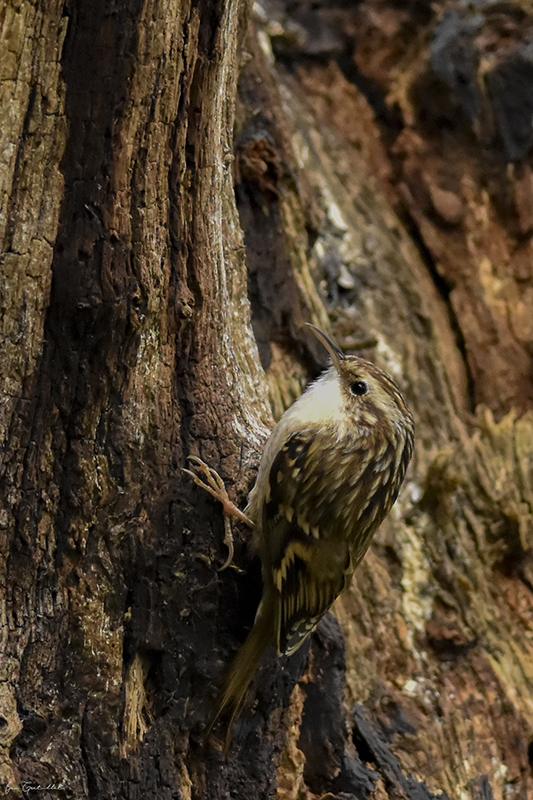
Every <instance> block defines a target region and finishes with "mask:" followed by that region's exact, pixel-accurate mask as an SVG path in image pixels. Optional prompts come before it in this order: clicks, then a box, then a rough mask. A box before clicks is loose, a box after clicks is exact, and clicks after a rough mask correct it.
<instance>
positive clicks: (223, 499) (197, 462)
mask: <svg viewBox="0 0 533 800" xmlns="http://www.w3.org/2000/svg"><path fill="white" fill-rule="evenodd" d="M188 460H189V461H192V463H193V464H194V466H195V467H196V468H197V469H199V470H200V471H201V472H202V473H203V475H204V477H205V481H207V483H206V482H205V481H203V480H202V479H201V478H200V477H199V476H198V475H197V474H196V473H195V472H193V471H192V470H190V469H185V468H183V467H182V470H181V471H182V472H185V473H186V474H187V475H190V476H191V478H192V479H193V481H194V482H195V484H196V485H197V486H200V487H201V488H202V489H205V491H206V492H209V494H210V495H211V496H212V497H214V498H215V500H218V501H219V502H220V503H222V509H223V512H224V530H225V533H224V544H225V545H226V547H227V548H228V557H227V559H226V561H225V562H224V564H223V566H222V567H221V568H220V570H219V572H222V570H224V569H227V568H228V567H229V566H234V568H235V569H238V567H235V565H234V564H233V555H234V550H235V549H234V546H233V534H232V532H231V522H230V519H231V517H236V518H237V519H240V520H241V522H245V523H246V524H247V525H249V526H250V527H251V528H253V527H254V523H253V521H252V520H251V519H250V518H249V517H247V516H246V514H243V512H242V511H241V510H240V509H238V508H237V506H236V505H235V503H233V502H232V501H231V500H230V499H229V496H228V493H227V491H226V487H225V486H224V481H223V480H222V478H221V477H220V475H219V474H218V472H217V471H216V470H215V469H213V468H212V467H210V466H208V465H207V464H206V463H205V461H202V459H201V458H198V456H189V458H188Z"/></svg>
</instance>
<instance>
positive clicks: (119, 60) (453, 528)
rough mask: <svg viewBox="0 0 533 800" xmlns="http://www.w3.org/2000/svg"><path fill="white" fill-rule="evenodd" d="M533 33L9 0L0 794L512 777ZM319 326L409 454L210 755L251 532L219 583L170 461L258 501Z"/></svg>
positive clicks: (525, 706)
mask: <svg viewBox="0 0 533 800" xmlns="http://www.w3.org/2000/svg"><path fill="white" fill-rule="evenodd" d="M532 31H533V16H532V14H531V8H530V7H529V5H528V4H527V3H526V2H525V0H524V2H522V3H519V2H514V3H481V2H480V3H471V4H469V5H468V6H467V5H466V4H463V3H459V2H455V3H454V2H449V3H435V4H431V5H429V4H427V3H425V2H412V3H398V2H393V1H392V0H390V2H385V0H365V1H364V2H360V3H348V4H347V3H342V2H341V0H339V2H338V3H335V2H323V3H305V2H300V3H298V2H294V3H289V2H287V3H285V4H282V3H279V4H275V5H274V4H272V5H270V4H268V3H265V4H264V5H256V6H254V8H253V9H252V8H251V7H249V5H247V3H246V2H244V0H218V2H212V1H211V0H203V1H202V0H200V2H184V3H178V2H176V0H120V1H118V0H117V2H115V3H113V4H109V3H107V2H105V1H104V0H94V1H93V2H91V3H88V2H85V1H84V0H71V2H63V0H56V1H54V2H46V3H42V2H30V0H20V2H15V0H4V2H3V3H0V76H1V81H0V137H1V147H0V152H1V153H2V157H1V160H0V210H1V213H0V237H1V241H2V250H1V259H2V262H1V264H2V270H1V290H2V317H1V325H2V330H1V337H2V346H3V347H2V354H1V364H2V386H1V390H2V403H1V411H0V414H1V417H0V419H1V426H2V427H1V430H2V472H1V486H0V500H1V502H2V508H1V509H0V533H1V543H2V546H1V548H0V552H1V560H0V569H1V573H2V574H1V579H0V586H1V587H2V588H1V590H0V591H1V593H2V594H1V598H2V605H1V619H0V624H1V642H2V651H3V654H2V659H1V670H2V677H1V680H0V705H1V711H0V778H1V781H2V784H3V786H4V787H5V788H6V790H7V788H9V789H10V790H11V793H12V794H13V795H14V796H17V795H21V794H24V793H25V794H26V795H27V794H29V793H30V792H31V791H32V790H33V791H35V792H37V786H40V787H47V786H50V785H53V786H55V787H56V788H49V789H45V788H41V789H39V791H38V793H39V798H41V797H42V798H45V797H57V796H64V797H73V798H81V797H86V796H89V797H94V798H136V797H139V798H145V797H154V798H155V797H157V798H166V797H169V798H170V797H179V798H195V799H197V800H200V799H202V800H203V798H209V800H214V798H222V797H233V798H239V799H240V798H249V797H256V798H271V797H275V796H276V795H277V796H278V797H279V798H280V800H290V799H291V798H295V800H296V798H297V799H298V800H303V799H304V798H309V799H310V800H311V798H316V797H321V798H329V799H330V800H333V799H334V798H339V799H340V798H344V800H349V798H383V799H384V798H410V799H411V800H430V798H434V797H449V798H450V800H452V799H453V800H465V798H472V800H490V799H491V798H496V800H504V799H505V800H511V799H512V798H517V799H518V798H525V797H527V796H529V795H530V794H532V787H531V769H530V760H531V759H532V757H531V751H532V749H533V745H532V744H531V742H532V741H533V667H532V664H533V660H532V656H533V652H532V650H533V647H532V642H533V635H532V634H533V628H532V611H533V574H532V568H531V549H532V540H533V464H532V456H531V453H532V452H533V415H532V412H531V405H532V400H533V379H532V363H531V359H532V353H533V327H532V326H533V302H532V296H533V295H532V292H533V271H532V267H531V264H532V263H533V260H532V250H531V247H532V245H531V235H532V233H533V224H532V220H533V217H532V211H531V209H532V208H533V182H532V181H531V145H532V143H533V131H532V126H531V109H532V104H531V94H530V89H529V91H528V88H529V87H530V81H531V73H532V69H533V68H532V66H531V65H532V64H533V60H532V59H531V47H532V46H533V45H532V43H531V42H532ZM306 320H310V321H313V322H315V323H316V324H318V325H320V326H321V327H323V328H325V329H328V330H331V331H332V332H333V334H334V336H335V338H336V339H337V341H338V342H339V344H340V345H341V346H343V347H345V348H346V349H351V350H356V351H357V352H360V353H361V354H362V355H364V356H366V357H369V358H372V359H374V360H376V361H377V362H379V363H380V364H381V365H382V366H384V367H385V368H387V369H388V370H389V371H390V372H391V373H392V374H393V375H394V377H395V378H396V379H397V381H398V383H399V384H400V385H401V387H402V388H403V390H404V391H405V394H406V396H407V397H408V400H409V402H410V404H411V405H412V407H413V410H414V413H415V417H416V421H417V446H416V453H415V458H414V460H413V465H412V467H411V470H410V474H409V478H408V481H407V484H406V487H405V489H404V491H403V492H402V495H401V498H400V500H399V502H398V504H397V507H396V508H395V510H394V512H393V513H392V515H391V517H390V518H389V519H388V520H387V521H386V523H385V524H384V525H383V527H382V530H381V531H380V532H379V534H378V536H377V537H376V541H375V543H374V544H373V546H372V548H371V550H370V552H369V554H368V556H367V557H366V559H365V561H364V562H363V564H362V566H361V567H360V568H359V569H358V572H357V575H356V579H355V580H354V584H353V587H352V589H351V590H350V592H348V593H346V594H345V595H344V596H343V597H342V598H340V599H339V600H338V601H337V603H336V604H335V614H336V617H337V619H338V623H340V627H339V624H338V623H337V622H336V621H335V620H334V618H333V617H332V616H328V617H327V618H326V619H325V620H324V621H323V622H322V623H321V625H320V626H319V628H318V629H317V631H316V633H315V634H314V636H313V638H312V641H311V644H310V648H308V649H304V650H303V651H302V652H300V653H298V655H297V656H295V657H294V658H292V659H289V660H286V661H285V662H283V663H281V664H278V663H277V662H276V659H275V658H274V657H272V658H270V659H269V660H267V663H266V664H265V668H264V669H263V670H262V671H261V673H260V675H259V676H258V678H257V681H256V686H255V701H254V703H253V707H251V708H249V709H248V710H247V712H246V713H245V714H244V715H243V716H242V718H241V720H240V721H239V722H238V724H237V725H236V728H235V733H234V738H233V743H232V747H231V750H230V752H229V754H228V757H227V758H224V757H223V756H222V755H221V754H220V753H218V752H217V751H216V750H213V749H212V748H205V747H204V746H203V736H202V734H203V731H204V728H205V724H206V721H207V720H208V718H209V714H210V709H211V707H212V703H213V700H214V697H215V695H216V692H217V688H218V687H219V686H220V684H221V682H222V680H223V676H224V674H225V672H226V670H227V667H228V664H229V662H230V660H231V658H232V656H233V654H234V653H235V651H236V649H237V647H238V645H239V643H240V642H241V641H242V640H243V638H244V636H245V635H246V632H247V631H248V630H249V628H250V626H251V624H252V621H253V616H254V613H255V608H256V606H257V602H258V598H259V591H260V589H259V584H260V573H259V566H258V565H257V563H256V562H255V560H254V559H253V558H252V557H251V554H250V552H249V549H248V547H247V542H246V539H247V537H246V532H245V531H241V530H239V529H238V530H237V531H236V538H237V553H236V563H237V565H238V566H239V567H240V568H241V569H242V570H243V571H242V572H238V571H237V570H231V569H230V570H226V571H225V572H223V573H219V572H218V571H217V570H218V568H219V567H220V566H221V565H222V564H223V562H224V558H225V554H224V549H223V545H222V537H223V524H222V517H221V513H220V509H219V508H218V506H217V505H216V503H215V502H214V501H212V500H211V499H210V498H209V497H208V496H207V495H205V494H203V493H202V492H201V490H200V489H198V488H196V487H194V486H193V485H192V483H191V481H190V480H189V479H188V478H186V477H185V476H184V474H183V473H182V472H181V467H184V466H186V458H187V456H188V455H189V454H198V455H200V456H201V457H202V458H203V459H204V460H205V461H207V462H208V463H209V464H211V465H212V466H213V467H215V468H217V469H218V470H219V472H220V474H221V475H222V476H223V478H224V480H225V481H226V482H227V485H228V487H229V489H230V493H231V494H232V496H234V497H235V498H237V499H238V500H239V502H242V503H243V502H244V499H245V496H246V492H247V491H248V489H249V488H250V486H251V484H252V482H253V477H254V474H255V469H256V467H257V463H258V460H259V458H260V453H261V448H262V444H263V442H264V440H265V437H266V435H267V433H268V430H269V429H270V428H271V426H272V424H273V418H276V417H279V415H280V414H281V413H282V412H283V410H284V409H285V408H286V407H287V406H288V405H289V404H290V403H291V402H292V401H293V400H294V399H295V397H297V395H298V394H299V392H300V391H301V389H302V387H303V386H304V385H305V383H306V381H307V380H308V379H309V378H310V377H312V376H313V375H315V374H317V372H318V370H319V369H320V367H321V366H323V360H322V359H323V357H324V356H323V353H321V352H320V348H319V347H318V345H317V344H316V343H313V342H310V341H309V340H308V337H306V335H305V333H303V332H302V323H303V322H304V321H306ZM269 401H270V402H269ZM341 629H342V632H341Z"/></svg>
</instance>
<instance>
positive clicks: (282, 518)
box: [186, 323, 415, 752]
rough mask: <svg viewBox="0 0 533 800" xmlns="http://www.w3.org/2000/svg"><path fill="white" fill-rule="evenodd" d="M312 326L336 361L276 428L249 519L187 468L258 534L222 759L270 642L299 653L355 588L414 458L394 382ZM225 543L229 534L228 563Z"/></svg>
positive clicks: (406, 412)
mask: <svg viewBox="0 0 533 800" xmlns="http://www.w3.org/2000/svg"><path fill="white" fill-rule="evenodd" d="M306 324H307V326H308V327H309V329H310V330H311V331H312V332H313V334H314V335H315V336H316V337H317V338H318V340H319V341H320V342H321V343H322V344H323V346H324V347H325V349H326V350H327V352H328V354H329V356H330V358H331V365H330V366H329V368H328V369H327V370H326V371H325V372H324V373H323V374H322V375H321V376H320V377H319V378H318V379H317V380H315V381H314V382H313V383H311V384H310V385H309V386H308V388H307V389H306V391H305V392H304V393H303V394H302V396H301V397H300V398H299V399H298V400H297V401H296V402H295V403H293V405H292V406H291V407H290V408H289V409H288V410H287V411H286V412H285V413H284V415H283V416H282V417H281V419H280V420H279V422H278V423H277V425H276V426H275V428H274V430H273V432H272V434H271V435H270V438H269V439H268V441H267V443H266V445H265V448H264V451H263V454H262V457H261V461H260V464H259V470H258V473H257V478H256V481H255V485H254V486H253V488H252V491H251V492H250V495H249V498H248V504H247V506H246V508H245V511H244V513H243V512H242V511H240V510H239V509H238V508H237V507H236V506H235V505H234V504H233V503H232V502H231V501H230V500H229V497H228V495H227V492H226V490H225V488H224V484H223V481H222V479H221V478H220V476H219V475H218V473H216V471H215V470H213V469H212V468H210V467H208V466H207V465H206V464H205V463H204V462H203V461H201V460H200V459H199V458H197V457H195V456H193V457H192V460H193V463H194V464H195V466H196V467H198V468H199V469H200V471H201V472H202V473H203V475H204V476H205V477H206V479H207V483H206V482H204V481H202V480H201V479H200V477H199V476H198V475H197V474H195V473H194V472H192V471H188V470H186V471H187V472H189V474H190V475H192V477H193V478H194V479H195V481H196V483H197V484H198V485H200V486H202V487H203V488H204V489H206V490H207V491H209V492H210V493H211V494H212V495H213V496H214V497H216V498H217V499H218V500H220V501H221V502H222V504H223V507H224V515H225V519H226V520H227V519H228V518H229V517H230V516H236V517H238V518H239V519H241V520H243V521H244V522H246V523H247V524H248V525H249V527H250V528H252V532H253V534H252V535H253V547H254V550H255V552H256V553H257V554H258V555H259V557H260V559H261V566H262V580H263V592H262V598H261V602H260V604H259V607H258V610H257V614H256V617H255V622H254V624H253V627H252V629H251V631H250V633H249V635H248V637H247V639H246V640H245V641H244V643H243V644H242V646H241V648H240V650H239V651H238V653H237V655H236V657H235V660H234V662H233V664H232V665H231V667H230V669H229V672H228V675H227V678H226V680H225V682H224V684H223V686H222V689H221V691H220V694H219V696H218V699H217V701H216V704H215V710H214V714H213V716H212V718H211V722H210V725H209V726H208V730H207V737H206V738H207V740H209V739H210V738H211V734H212V732H213V730H214V729H215V727H216V726H217V724H218V723H219V721H221V720H226V719H228V723H227V727H226V737H225V744H224V750H225V752H227V750H228V748H229V746H230V743H231V731H232V727H233V723H234V721H235V719H236V717H237V716H238V715H239V713H240V712H241V710H242V707H243V705H244V702H245V698H246V695H247V692H248V687H249V685H250V684H251V682H252V680H253V678H254V675H255V673H256V671H257V670H258V668H259V666H260V664H261V662H262V660H263V657H264V654H265V652H266V650H267V649H268V648H270V647H272V646H274V647H275V648H276V650H277V654H278V656H279V657H281V656H291V655H293V654H294V653H295V652H296V651H297V650H298V649H299V648H300V647H301V646H302V644H303V643H304V642H305V641H306V639H307V638H308V636H309V635H310V634H311V632H312V631H313V629H314V628H315V627H316V625H317V624H318V622H319V621H320V619H321V618H322V617H323V616H324V614H325V613H326V612H327V611H328V610H329V608H330V607H331V605H332V603H333V602H334V600H335V599H336V598H337V597H338V596H339V595H340V594H341V592H343V590H344V589H346V588H347V587H348V586H349V584H350V582H351V579H352V576H353V573H354V571H355V568H356V567H357V565H358V564H359V563H360V562H361V560H362V559H363V557H364V555H365V553H366V551H367V549H368V546H369V544H370V541H371V539H372V537H373V535H374V533H375V532H376V531H377V529H378V528H379V526H380V525H381V523H382V522H383V520H384V519H385V517H386V516H387V514H388V513H389V511H390V509H391V508H392V505H393V504H394V502H395V501H396V498H397V497H398V493H399V491H400V487H401V485H402V483H403V480H404V477H405V473H406V470H407V467H408V464H409V461H410V459H411V456H412V452H413V445H414V433H415V426H414V420H413V416H412V413H411V411H410V409H409V407H408V406H407V403H406V401H405V399H404V397H403V395H402V393H401V392H400V390H399V388H398V386H397V385H396V383H395V382H394V380H393V379H392V378H391V376H390V375H388V374H387V373H386V372H385V371H384V370H382V369H380V368H379V367H378V366H376V365H375V364H374V363H372V362H370V361H367V360H365V359H363V358H359V357H358V356H355V355H345V354H344V353H343V352H342V351H341V350H340V348H339V347H338V346H337V344H336V343H335V342H334V341H333V340H332V339H331V338H330V337H329V336H327V335H326V334H325V333H324V332H323V331H322V330H321V329H320V328H318V327H316V326H315V325H313V324H311V323H306ZM230 538H231V537H230V536H229V531H228V529H227V530H226V538H225V541H226V542H227V543H228V544H229V546H230V556H229V558H228V561H229V560H231V558H232V556H233V549H232V545H231V542H230ZM227 563H228V562H226V565H227ZM226 565H225V566H226Z"/></svg>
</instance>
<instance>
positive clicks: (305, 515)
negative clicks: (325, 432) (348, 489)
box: [262, 432, 353, 654]
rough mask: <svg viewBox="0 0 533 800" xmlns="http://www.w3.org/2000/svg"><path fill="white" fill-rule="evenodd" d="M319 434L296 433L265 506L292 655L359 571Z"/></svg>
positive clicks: (279, 619) (284, 636)
mask: <svg viewBox="0 0 533 800" xmlns="http://www.w3.org/2000/svg"><path fill="white" fill-rule="evenodd" d="M316 436H317V435H316V434H315V435H313V434H312V433H308V432H305V433H293V434H292V435H291V436H290V437H289V439H288V440H287V441H286V442H285V444H284V446H283V447H282V448H281V450H280V451H279V453H278V454H277V456H276V458H275V460H274V462H273V464H272V467H271V470H270V475H269V484H270V496H269V499H268V502H266V503H265V505H264V508H263V519H262V527H263V542H264V548H265V552H264V553H263V558H264V564H265V567H266V569H267V570H268V571H269V572H270V577H271V580H272V583H273V587H274V591H275V594H276V597H277V607H276V633H277V644H278V650H279V652H280V653H286V654H291V653H293V652H295V650H297V649H298V647H300V645H301V644H302V643H303V642H304V641H305V639H306V638H307V636H308V635H309V634H310V633H311V631H312V629H313V628H314V626H315V625H316V624H317V622H318V621H319V620H320V618H321V617H322V616H323V615H324V614H325V613H326V611H327V610H328V609H329V607H330V606H331V604H332V603H333V601H334V600H335V598H336V597H337V596H338V595H339V594H340V592H341V591H342V590H343V589H344V587H345V585H346V582H347V580H348V579H349V578H350V577H351V573H352V571H353V570H352V569H351V561H350V549H349V545H348V542H347V540H346V536H343V535H342V530H339V525H342V520H340V519H338V513H336V510H335V498H332V496H331V494H330V493H329V491H328V490H329V489H331V482H330V484H329V485H328V483H327V481H326V483H324V479H325V478H326V477H327V473H328V465H327V464H325V465H324V467H323V468H322V467H321V465H320V463H317V462H316V458H315V452H316V448H318V452H321V448H320V443H318V444H317V442H316ZM310 459H312V460H313V469H309V461H310ZM323 472H324V474H322V473H323ZM337 511H338V509H337ZM326 521H327V524H326Z"/></svg>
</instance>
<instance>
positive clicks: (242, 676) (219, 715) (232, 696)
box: [205, 593, 275, 753]
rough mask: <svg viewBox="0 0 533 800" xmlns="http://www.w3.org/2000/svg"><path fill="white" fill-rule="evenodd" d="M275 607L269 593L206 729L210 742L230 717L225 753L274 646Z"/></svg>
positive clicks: (230, 671) (226, 681)
mask: <svg viewBox="0 0 533 800" xmlns="http://www.w3.org/2000/svg"><path fill="white" fill-rule="evenodd" d="M274 613H275V612H274V603H273V597H272V595H271V594H270V593H267V595H266V596H264V597H263V599H262V600H261V604H260V606H259V609H258V612H257V616H256V618H255V622H254V626H253V628H252V630H251V631H250V633H249V634H248V638H247V639H246V641H245V642H244V644H243V645H242V646H241V648H240V650H239V652H238V653H237V655H236V656H235V660H234V661H233V664H232V665H231V667H230V670H229V672H228V675H227V677H226V680H225V681H224V685H223V687H222V689H221V690H220V694H219V695H218V698H217V701H216V706H215V713H214V715H213V718H212V720H211V722H210V724H209V727H208V729H207V733H206V736H205V741H206V742H207V741H208V740H210V739H211V734H212V732H213V729H214V728H215V726H216V724H217V723H218V722H219V720H222V719H225V718H226V717H228V723H227V728H226V736H225V741H224V753H227V751H228V749H229V746H230V743H231V729H232V727H233V723H234V722H235V719H236V718H237V716H238V714H239V713H240V711H241V709H242V706H243V703H244V700H245V697H246V692H247V691H248V687H249V685H250V683H251V681H252V678H253V677H254V675H255V673H256V671H257V669H258V667H259V665H260V664H261V661H262V658H263V655H264V653H265V650H266V649H267V648H268V647H269V646H270V645H271V644H274V629H275V617H274Z"/></svg>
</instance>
